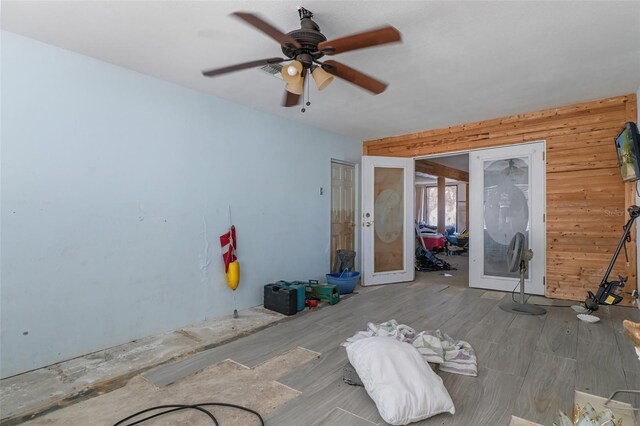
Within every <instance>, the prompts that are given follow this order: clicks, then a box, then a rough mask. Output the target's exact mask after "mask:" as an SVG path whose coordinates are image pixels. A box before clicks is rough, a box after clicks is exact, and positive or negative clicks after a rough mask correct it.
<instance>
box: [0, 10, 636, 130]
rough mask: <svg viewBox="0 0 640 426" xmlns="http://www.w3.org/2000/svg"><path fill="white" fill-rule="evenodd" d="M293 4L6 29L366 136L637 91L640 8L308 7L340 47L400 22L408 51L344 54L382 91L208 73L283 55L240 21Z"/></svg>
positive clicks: (21, 13) (16, 16) (14, 14)
mask: <svg viewBox="0 0 640 426" xmlns="http://www.w3.org/2000/svg"><path fill="white" fill-rule="evenodd" d="M299 4H300V0H296V1H233V2H218V1H199V2H191V1H189V2H187V1H175V2H169V1H155V2H141V1H128V2H118V1H98V2H81V1H71V2H56V1H46V2H35V1H28V2H27V1H3V2H2V20H1V25H2V28H3V29H5V30H8V31H12V32H15V33H18V34H22V35H25V36H27V37H31V38H34V39H37V40H41V41H43V42H45V43H49V44H52V45H56V46H60V47H62V48H65V49H68V50H72V51H75V52H78V53H82V54H85V55H89V56H92V57H95V58H98V59H101V60H104V61H107V62H110V63H113V64H116V65H120V66H122V67H126V68H129V69H132V70H136V71H138V72H141V73H143V74H148V75H151V76H154V77H157V78H160V79H163V80H167V81H171V82H174V83H176V84H179V85H182V86H186V87H189V88H192V89H196V90H199V91H202V92H206V93H210V94H213V95H216V96H219V97H221V98H225V99H228V100H231V101H233V102H237V103H240V104H244V105H248V106H250V107H253V108H256V109H259V110H262V111H266V112H268V113H272V114H277V115H280V116H283V117H287V118H290V119H293V120H297V121H301V122H304V123H307V124H309V125H312V126H315V127H319V128H324V129H327V130H329V131H332V132H335V133H340V134H344V135H348V136H351V137H354V138H357V139H362V140H364V139H371V138H378V137H382V136H390V135H397V134H404V133H408V132H414V131H420V130H425V129H430V128H435V127H446V126H449V125H454V124H459V123H464V122H468V121H474V120H481V119H488V118H493V117H499V116H504V115H509V114H515V113H521V112H527V111H534V110H537V109H541V108H547V107H554V106H560V105H564V104H569V103H574V102H580V101H586V100H590V99H596V98H600V97H607V96H615V95H622V94H627V93H631V92H635V91H636V90H637V89H638V87H639V86H640V24H639V23H640V2H635V1H634V2H610V1H602V2H497V1H496V2H425V1H384V2H379V1H367V2H364V1H317V0H316V1H310V2H303V3H302V4H303V6H305V7H306V8H308V9H310V10H312V11H313V12H314V13H315V17H314V19H315V21H316V22H317V23H318V24H319V25H320V28H321V30H322V32H323V33H324V34H325V35H326V36H327V37H328V38H329V39H331V38H335V37H339V36H343V35H347V34H351V33H355V32H360V31H363V30H367V29H371V28H375V27H379V26H381V25H383V24H391V25H393V26H395V27H396V28H398V29H399V30H400V31H401V33H402V35H403V43H402V44H399V45H388V46H382V47H376V48H370V49H365V50H361V51H355V52H349V53H345V54H342V55H336V56H335V57H334V58H335V59H336V60H338V61H341V62H344V63H345V64H347V65H350V66H352V67H354V68H356V69H359V70H361V71H364V72H366V73H368V74H371V75H372V76H375V77H377V78H379V79H381V80H383V81H387V82H389V83H390V85H389V88H388V89H387V91H386V92H384V93H382V94H381V95H378V96H372V95H370V94H369V93H368V92H365V91H363V90H361V89H359V88H357V87H355V86H352V85H350V84H348V83H346V82H343V81H334V82H333V83H332V84H331V85H330V86H329V87H328V88H327V89H325V90H324V91H323V92H317V91H316V90H315V88H313V87H312V91H311V102H312V104H311V106H310V107H309V108H308V110H307V112H306V113H304V114H302V113H301V112H300V110H299V108H289V109H286V108H282V107H280V102H281V99H282V94H283V87H282V86H283V82H282V81H280V80H277V79H275V78H274V77H273V76H270V75H268V74H266V73H264V72H262V71H259V70H253V69H250V70H245V71H240V72H237V73H234V74H229V75H225V76H221V77H218V78H215V79H208V78H204V77H202V75H201V74H200V71H201V70H203V69H209V68H217V67H220V66H225V65H229V64H235V63H238V62H245V61H250V60H254V59H261V58H267V57H272V56H281V51H280V47H279V46H278V44H277V43H276V42H274V41H273V40H271V39H270V38H268V37H266V36H265V35H263V34H262V33H260V32H258V31H256V30H254V29H252V28H251V27H249V26H247V25H245V24H243V23H242V22H240V21H239V20H236V19H233V18H231V17H230V16H229V14H230V13H231V12H233V11H237V10H244V11H252V12H257V13H258V14H259V15H261V16H262V17H263V18H266V19H267V20H268V21H269V22H271V23H272V24H274V25H275V26H276V27H278V28H280V29H281V30H283V31H284V32H288V31H291V30H293V29H295V28H298V27H299V20H298V15H297V11H296V7H297V6H298V5H299Z"/></svg>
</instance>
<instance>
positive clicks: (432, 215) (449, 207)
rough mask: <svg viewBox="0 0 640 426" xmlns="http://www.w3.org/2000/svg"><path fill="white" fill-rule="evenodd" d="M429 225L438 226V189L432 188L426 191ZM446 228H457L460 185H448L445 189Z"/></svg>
mask: <svg viewBox="0 0 640 426" xmlns="http://www.w3.org/2000/svg"><path fill="white" fill-rule="evenodd" d="M425 197H426V206H427V225H433V226H438V187H436V186H430V187H428V188H427V191H426V195H425ZM444 199H445V208H444V211H445V215H444V216H445V221H444V224H445V226H453V227H456V225H457V220H458V185H447V186H446V187H445V189H444Z"/></svg>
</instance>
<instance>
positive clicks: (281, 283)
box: [276, 281, 305, 312]
mask: <svg viewBox="0 0 640 426" xmlns="http://www.w3.org/2000/svg"><path fill="white" fill-rule="evenodd" d="M276 285H279V286H281V287H291V288H295V289H296V290H298V299H297V301H296V307H297V308H298V312H300V311H304V293H305V283H301V282H299V281H293V282H289V281H278V282H277V283H276Z"/></svg>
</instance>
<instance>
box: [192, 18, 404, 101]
mask: <svg viewBox="0 0 640 426" xmlns="http://www.w3.org/2000/svg"><path fill="white" fill-rule="evenodd" d="M298 14H299V16H300V29H297V30H293V31H291V32H289V33H287V34H284V33H283V32H282V31H280V30H279V29H277V28H275V27H274V26H273V25H271V24H269V23H268V22H266V21H264V20H263V19H262V18H260V17H258V16H256V15H255V14H252V13H248V12H234V13H233V14H232V16H235V17H236V18H239V19H241V20H243V21H244V22H245V23H247V24H249V25H251V26H253V27H254V28H256V29H258V30H260V31H262V32H263V33H265V34H266V35H268V36H269V37H271V38H272V39H274V40H275V41H277V42H278V43H280V46H281V48H282V53H284V55H285V56H286V58H278V57H275V58H266V59H259V60H257V61H251V62H244V63H242V64H236V65H230V66H226V67H223V68H217V69H211V70H205V71H202V74H203V75H204V76H206V77H216V76H219V75H222V74H226V73H230V72H234V71H240V70H244V69H247V68H254V67H259V66H264V65H270V64H279V63H282V62H288V61H290V62H289V63H288V64H287V65H285V66H283V67H282V70H281V74H282V78H283V80H284V81H285V82H286V87H285V96H284V100H283V103H282V105H283V106H285V107H291V106H295V105H298V103H299V102H300V96H301V95H303V93H304V83H305V78H306V77H307V76H308V74H309V73H311V76H312V77H313V79H314V81H315V83H316V86H317V88H318V90H323V89H324V88H325V87H327V86H328V85H329V83H331V81H332V80H333V76H336V77H339V78H342V79H344V80H346V81H348V82H350V83H352V84H355V85H356V86H359V87H361V88H363V89H365V90H368V91H369V92H371V93H373V94H375V95H377V94H379V93H382V92H384V90H385V89H386V88H387V84H386V83H383V82H381V81H379V80H377V79H375V78H373V77H371V76H368V75H366V74H364V73H363V72H360V71H358V70H355V69H353V68H351V67H348V66H346V65H344V64H342V63H340V62H337V61H334V60H325V61H323V62H321V61H320V58H322V57H323V56H325V55H337V54H338V53H343V52H349V51H352V50H356V49H363V48H365V47H371V46H377V45H381V44H387V43H392V42H396V41H400V39H401V37H400V33H399V32H398V30H396V29H395V28H393V27H391V26H386V27H382V28H379V29H375V30H370V31H365V32H362V33H358V34H353V35H350V36H346V37H341V38H337V39H334V40H329V41H327V38H326V37H325V36H324V34H322V33H321V32H320V27H319V26H318V24H316V23H315V22H314V21H313V20H312V19H311V18H312V17H313V13H312V12H311V11H309V10H307V9H305V8H303V7H299V8H298ZM307 105H308V104H307ZM302 112H304V108H303V109H302Z"/></svg>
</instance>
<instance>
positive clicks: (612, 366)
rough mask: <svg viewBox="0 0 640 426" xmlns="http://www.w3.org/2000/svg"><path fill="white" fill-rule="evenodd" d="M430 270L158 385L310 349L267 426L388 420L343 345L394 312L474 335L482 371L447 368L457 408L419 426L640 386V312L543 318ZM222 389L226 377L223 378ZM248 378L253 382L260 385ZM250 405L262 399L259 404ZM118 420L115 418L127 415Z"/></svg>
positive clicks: (545, 408) (167, 370) (566, 406)
mask: <svg viewBox="0 0 640 426" xmlns="http://www.w3.org/2000/svg"><path fill="white" fill-rule="evenodd" d="M434 274H438V273H434ZM420 278H421V281H423V282H414V283H405V284H392V285H387V286H381V287H374V288H366V289H360V288H359V289H358V291H359V294H357V295H355V296H353V297H351V298H349V299H346V300H344V301H342V302H341V303H339V304H337V305H335V306H333V307H328V308H326V309H321V310H319V311H316V312H309V313H305V314H304V315H297V316H296V317H293V318H292V319H291V320H287V321H284V322H281V323H278V324H277V325H275V326H273V327H270V328H268V329H265V330H262V331H259V332H257V333H254V334H252V335H249V336H246V337H243V338H241V339H238V340H236V341H233V342H230V343H228V344H225V345H223V346H220V347H216V348H213V349H210V350H207V351H204V352H200V353H198V354H196V355H194V356H192V357H189V358H186V359H184V360H181V361H178V362H174V363H171V364H167V365H163V366H161V367H159V368H156V369H154V370H150V371H148V372H147V373H145V374H143V378H144V379H145V380H146V381H147V382H150V383H152V384H154V385H156V386H158V387H159V388H160V389H163V388H165V387H166V388H167V389H169V388H171V386H172V384H177V383H180V381H182V380H192V378H193V377H195V376H192V375H193V374H195V373H198V372H200V371H204V370H206V369H209V368H211V367H212V366H213V365H215V364H217V363H219V362H222V361H224V360H226V359H231V360H233V361H235V362H237V363H240V364H242V365H244V366H246V367H248V368H255V367H259V366H260V365H262V364H263V363H264V362H266V361H268V360H270V359H272V358H274V357H277V356H280V355H282V354H285V353H286V352H288V351H291V350H292V349H294V348H296V347H301V348H306V349H308V350H311V351H315V352H318V353H319V354H320V355H319V356H317V357H312V359H310V360H308V361H307V362H305V363H304V364H300V365H299V366H295V365H294V366H292V367H291V368H290V369H289V370H288V371H286V372H283V373H282V374H281V375H280V376H279V377H278V378H277V379H276V380H277V382H278V383H279V384H282V385H284V386H286V387H287V388H290V389H292V390H294V391H296V392H297V396H295V397H293V398H287V399H286V400H285V401H283V405H280V406H279V407H275V410H273V411H271V412H270V413H269V414H267V416H266V418H265V420H266V424H267V425H278V426H280V425H285V426H286V425H295V426H298V425H340V426H342V425H367V424H384V422H383V421H382V419H381V418H380V416H379V415H378V412H377V410H376V407H375V405H374V404H373V402H372V401H371V399H370V398H369V397H368V395H367V394H366V391H365V390H364V389H363V388H360V387H353V386H349V385H346V384H345V383H343V382H342V368H343V366H344V365H345V363H346V362H347V357H346V352H345V349H344V348H343V347H341V346H340V343H342V342H343V341H344V340H345V339H346V338H347V337H349V336H351V335H352V334H353V333H354V332H356V331H358V330H361V329H364V327H365V326H366V323H367V322H369V321H374V322H382V321H385V320H388V319H392V318H393V319H396V320H397V321H398V322H401V323H405V324H408V325H410V326H412V327H414V328H416V329H418V330H423V329H435V328H439V329H441V330H443V331H445V332H446V333H448V334H450V335H451V336H453V337H455V338H458V339H464V340H467V341H469V342H470V343H471V344H472V345H473V347H474V348H475V349H476V352H477V355H478V361H479V374H478V377H464V376H457V375H452V374H447V373H439V374H440V375H441V377H442V378H443V379H444V383H445V385H446V387H447V389H448V390H449V392H450V394H451V397H452V399H453V401H454V403H455V406H456V414H455V415H449V414H443V415H439V416H436V417H433V418H431V419H428V420H426V421H423V422H421V423H418V424H423V425H441V424H442V425H465V426H466V425H500V424H504V425H506V424H508V422H509V418H510V416H511V415H512V414H514V415H517V416H519V417H522V418H525V419H528V420H532V421H536V422H539V423H541V424H548V425H550V424H552V423H553V421H554V420H555V416H556V413H557V411H558V409H562V410H563V411H566V412H570V410H571V404H572V400H573V392H574V389H578V390H583V391H586V392H589V393H593V394H596V395H600V396H605V397H608V396H609V394H610V393H611V392H612V391H614V390H616V389H625V388H636V389H638V388H640V361H638V359H637V358H636V357H635V355H634V349H633V346H632V344H631V342H630V341H629V339H627V337H626V336H625V335H624V334H623V332H622V319H624V318H628V319H631V320H634V321H640V311H638V310H637V309H634V308H621V307H612V308H602V309H601V310H600V311H598V315H599V316H600V317H601V318H602V321H600V322H599V323H597V324H586V323H582V322H579V321H578V320H577V319H576V317H575V315H574V314H573V311H572V310H571V309H568V308H563V307H551V308H549V313H548V314H547V315H545V316H543V317H529V316H517V315H514V314H510V313H507V312H503V311H502V310H500V309H499V304H500V303H502V302H503V301H504V300H506V299H502V298H498V297H496V296H497V295H496V293H495V292H486V291H483V290H478V289H472V288H464V287H462V288H456V289H455V291H450V290H451V287H447V285H446V284H444V283H443V282H446V281H445V277H443V278H442V279H438V280H437V281H439V282H435V283H427V282H424V281H436V280H435V279H433V278H434V276H431V277H428V276H427V277H424V276H422V275H421V277H420ZM503 297H505V298H506V297H510V295H503ZM215 386H223V385H222V384H220V383H219V382H216V384H215ZM246 386H248V387H250V386H252V384H251V382H250V381H249V382H246ZM298 392H299V393H298ZM212 394H215V395H216V398H217V399H218V401H220V398H221V397H218V395H224V392H222V393H221V392H219V389H216V391H215V392H212ZM105 396H107V395H105ZM99 398H101V397H97V398H95V399H99ZM264 398H266V399H268V398H269V395H268V394H267V395H264ZM198 399H202V398H200V397H199V398H198ZM621 400H624V398H621ZM85 402H87V403H90V402H91V401H85ZM193 402H203V401H193ZM224 402H230V401H224ZM630 402H633V403H634V404H636V405H637V402H636V401H630ZM248 405H249V406H250V407H253V406H255V408H258V407H260V406H261V405H260V404H259V403H258V402H257V401H256V402H253V403H249V404H248ZM72 408H73V407H70V408H67V409H63V410H59V411H58V412H56V413H52V414H51V415H54V414H55V415H56V416H55V417H56V418H57V419H63V418H64V415H63V414H64V411H65V410H69V409H72ZM129 411H130V412H133V411H135V410H129ZM123 412H127V410H126V407H124V408H123V407H119V410H118V413H119V414H122V413H123ZM47 417H49V416H44V417H42V418H41V419H39V420H40V422H42V423H39V424H50V423H45V422H46V421H47V420H49V419H48V418H47ZM115 417H117V418H114V419H113V421H114V422H115V421H116V420H118V419H119V418H121V417H122V416H120V415H118V416H115ZM60 424H63V423H60ZM256 424H257V423H256ZM226 425H227V424H226V423H225V424H223V425H222V426H226Z"/></svg>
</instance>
